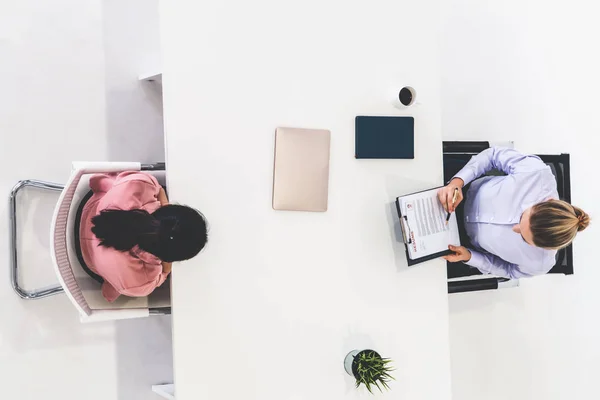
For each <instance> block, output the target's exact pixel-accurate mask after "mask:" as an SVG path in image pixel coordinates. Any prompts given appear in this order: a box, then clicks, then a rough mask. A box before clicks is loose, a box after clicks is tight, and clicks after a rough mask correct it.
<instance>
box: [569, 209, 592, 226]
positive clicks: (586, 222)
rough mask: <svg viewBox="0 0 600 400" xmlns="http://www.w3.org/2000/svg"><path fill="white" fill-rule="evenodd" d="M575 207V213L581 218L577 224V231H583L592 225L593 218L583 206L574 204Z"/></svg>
mask: <svg viewBox="0 0 600 400" xmlns="http://www.w3.org/2000/svg"><path fill="white" fill-rule="evenodd" d="M573 209H574V210H575V215H576V216H577V219H578V220H579V223H578V224H577V232H581V231H583V230H585V228H587V227H588V226H589V225H590V220H591V218H590V216H589V215H588V214H587V213H586V212H585V211H583V210H582V209H581V208H579V207H575V206H573Z"/></svg>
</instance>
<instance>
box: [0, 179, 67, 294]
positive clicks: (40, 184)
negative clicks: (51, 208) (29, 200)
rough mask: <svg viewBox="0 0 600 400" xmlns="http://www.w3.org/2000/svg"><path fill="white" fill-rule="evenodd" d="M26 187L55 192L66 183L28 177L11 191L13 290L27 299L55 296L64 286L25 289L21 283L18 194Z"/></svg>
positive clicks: (11, 275)
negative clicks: (61, 183)
mask: <svg viewBox="0 0 600 400" xmlns="http://www.w3.org/2000/svg"><path fill="white" fill-rule="evenodd" d="M26 187H33V188H38V189H43V190H49V191H53V192H61V191H62V190H63V189H64V185H60V184H58V183H52V182H44V181H38V180H34V179H28V180H24V181H19V182H18V183H17V184H16V185H15V186H14V187H13V188H12V190H11V192H10V197H9V204H10V211H9V222H10V233H9V234H10V250H9V251H10V264H11V265H10V280H11V284H12V288H13V290H14V291H15V293H17V295H18V296H19V297H20V298H22V299H27V300H37V299H43V298H44V297H48V296H53V295H55V294H59V293H63V292H64V289H63V288H62V286H60V285H56V286H51V287H47V288H42V289H34V290H25V289H23V288H22V287H21V285H20V283H19V254H18V251H17V194H18V193H19V192H20V191H21V190H22V189H24V188H26Z"/></svg>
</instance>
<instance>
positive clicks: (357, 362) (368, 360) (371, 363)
mask: <svg viewBox="0 0 600 400" xmlns="http://www.w3.org/2000/svg"><path fill="white" fill-rule="evenodd" d="M391 362H392V360H390V359H389V358H382V357H381V356H380V355H379V353H377V352H376V351H374V350H362V351H361V350H353V351H351V352H350V353H348V355H347V356H346V358H345V359H344V369H345V370H346V372H347V373H348V374H349V375H350V376H353V377H354V379H356V387H357V388H358V387H359V386H360V385H364V386H365V387H366V388H367V390H368V391H369V392H370V393H373V390H372V389H373V386H376V387H377V389H379V391H380V392H383V390H382V387H383V388H385V389H388V390H389V389H390V387H389V386H388V382H389V381H390V380H391V379H394V377H392V376H391V375H390V372H392V371H393V370H394V369H393V368H392V366H391V364H390V363H391Z"/></svg>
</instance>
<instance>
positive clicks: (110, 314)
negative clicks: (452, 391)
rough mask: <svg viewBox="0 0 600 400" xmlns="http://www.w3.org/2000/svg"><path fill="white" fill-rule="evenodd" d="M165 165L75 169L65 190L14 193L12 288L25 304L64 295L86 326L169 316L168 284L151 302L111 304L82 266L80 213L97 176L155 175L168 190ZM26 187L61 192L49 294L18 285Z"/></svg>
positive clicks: (28, 183) (29, 183)
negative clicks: (20, 214) (21, 198)
mask: <svg viewBox="0 0 600 400" xmlns="http://www.w3.org/2000/svg"><path fill="white" fill-rule="evenodd" d="M164 168H165V165H164V163H158V164H140V163H136V162H104V163H96V162H92V163H73V170H72V173H71V177H70V178H69V181H68V182H67V184H66V186H63V185H59V184H55V183H49V182H43V181H37V180H24V181H20V182H18V183H17V184H16V185H15V187H14V188H13V189H12V191H11V193H10V243H11V282H12V287H13V289H14V290H15V292H16V293H17V295H19V297H21V298H23V299H32V300H34V299H42V298H44V297H48V296H52V295H55V294H59V293H63V292H64V293H65V294H66V295H67V297H68V298H69V300H71V303H73V306H74V307H75V308H76V309H77V311H79V314H80V317H81V321H82V322H95V321H106V320H117V319H128V318H141V317H147V316H149V315H162V314H170V312H171V298H170V291H169V283H168V282H167V283H165V284H163V285H162V286H161V287H160V288H157V289H156V290H155V291H154V292H153V293H152V294H151V295H150V296H147V297H136V298H131V297H126V296H120V297H119V298H118V299H117V300H116V301H115V302H113V303H108V302H107V301H106V300H105V299H104V298H103V297H102V293H101V284H100V283H99V282H98V281H96V280H95V279H94V278H93V277H91V276H90V275H89V274H88V273H87V272H86V271H85V270H84V268H83V267H82V266H81V262H80V259H79V257H78V253H80V247H79V240H78V235H77V238H76V231H77V230H78V227H79V221H77V218H78V217H79V213H78V211H79V210H80V209H82V208H83V205H84V204H85V202H86V201H87V199H88V198H89V196H87V195H88V193H89V192H90V187H89V178H90V175H91V174H95V173H111V172H123V171H145V172H147V173H150V174H152V175H154V176H155V177H156V178H157V180H158V181H159V182H160V183H161V184H162V185H163V186H164V184H165V171H164ZM26 187H35V188H40V189H45V190H52V191H61V194H60V197H59V199H58V203H57V204H56V208H55V210H54V215H53V217H52V223H51V227H50V246H51V248H50V253H51V257H52V263H53V265H54V269H55V272H56V276H57V278H58V281H59V283H60V285H59V286H53V287H50V288H45V289H35V290H32V291H27V290H24V289H23V288H22V287H21V286H20V285H19V264H18V251H17V205H16V200H17V194H18V193H19V191H20V190H21V189H23V188H26Z"/></svg>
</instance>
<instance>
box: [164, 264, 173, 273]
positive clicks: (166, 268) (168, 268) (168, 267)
mask: <svg viewBox="0 0 600 400" xmlns="http://www.w3.org/2000/svg"><path fill="white" fill-rule="evenodd" d="M171 269H173V264H172V263H170V262H164V261H163V262H162V272H163V274H170V273H171Z"/></svg>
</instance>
